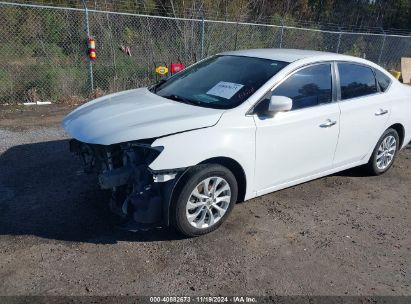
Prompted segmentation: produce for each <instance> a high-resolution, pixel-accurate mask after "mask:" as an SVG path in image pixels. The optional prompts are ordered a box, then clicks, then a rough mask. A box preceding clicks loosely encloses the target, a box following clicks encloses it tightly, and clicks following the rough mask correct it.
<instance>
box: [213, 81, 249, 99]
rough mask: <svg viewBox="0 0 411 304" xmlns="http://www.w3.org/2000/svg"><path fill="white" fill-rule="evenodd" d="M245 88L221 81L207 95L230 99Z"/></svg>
mask: <svg viewBox="0 0 411 304" xmlns="http://www.w3.org/2000/svg"><path fill="white" fill-rule="evenodd" d="M243 86H244V85H242V84H238V83H233V82H225V81H220V82H219V83H217V84H216V85H215V86H214V87H212V88H211V89H210V90H208V92H207V93H206V94H209V95H214V96H218V97H223V98H225V99H230V98H231V97H233V96H234V94H235V93H237V92H238V91H240V90H241V88H242V87H243Z"/></svg>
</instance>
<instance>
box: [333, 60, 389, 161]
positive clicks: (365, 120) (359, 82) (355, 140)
mask: <svg viewBox="0 0 411 304" xmlns="http://www.w3.org/2000/svg"><path fill="white" fill-rule="evenodd" d="M337 66H338V69H337V70H338V76H339V77H338V78H339V81H338V80H337V83H339V84H338V85H339V87H340V92H339V105H340V109H341V117H340V135H339V139H338V145H337V150H336V153H335V158H334V167H340V166H344V165H348V164H352V163H356V162H359V161H365V159H364V158H365V157H366V155H368V154H369V152H370V151H371V150H372V149H374V147H375V145H376V144H377V141H378V139H379V138H380V136H381V135H382V133H383V132H384V130H385V128H386V124H387V121H388V117H389V114H390V111H391V106H390V102H389V100H388V98H387V96H386V94H384V93H383V92H381V88H380V87H379V85H378V83H377V81H376V78H375V74H374V70H373V69H372V68H371V67H369V66H366V65H361V64H356V63H351V62H339V63H337Z"/></svg>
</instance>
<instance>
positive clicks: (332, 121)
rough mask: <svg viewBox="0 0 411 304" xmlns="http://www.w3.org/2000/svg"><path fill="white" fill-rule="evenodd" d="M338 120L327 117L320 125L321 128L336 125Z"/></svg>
mask: <svg viewBox="0 0 411 304" xmlns="http://www.w3.org/2000/svg"><path fill="white" fill-rule="evenodd" d="M336 124H337V122H336V121H334V120H331V119H327V121H326V122H325V123H323V124H321V125H320V127H321V128H329V127H332V126H334V125H336Z"/></svg>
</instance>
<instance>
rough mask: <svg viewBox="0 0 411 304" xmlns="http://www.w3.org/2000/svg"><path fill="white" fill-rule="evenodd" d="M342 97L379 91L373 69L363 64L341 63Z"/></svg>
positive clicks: (346, 97)
mask: <svg viewBox="0 0 411 304" xmlns="http://www.w3.org/2000/svg"><path fill="white" fill-rule="evenodd" d="M338 71H339V74H340V84H341V99H343V100H344V99H349V98H354V97H360V96H366V95H370V94H374V93H376V92H377V85H376V82H375V76H374V73H373V71H372V70H371V69H370V68H368V67H366V66H362V65H358V64H352V63H339V64H338Z"/></svg>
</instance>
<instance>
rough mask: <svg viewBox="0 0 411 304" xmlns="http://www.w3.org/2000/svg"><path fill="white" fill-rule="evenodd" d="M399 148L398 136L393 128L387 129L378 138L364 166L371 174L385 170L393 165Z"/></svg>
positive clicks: (378, 173)
mask: <svg viewBox="0 0 411 304" xmlns="http://www.w3.org/2000/svg"><path fill="white" fill-rule="evenodd" d="M399 148H400V138H399V136H398V133H397V131H396V130H394V129H391V128H390V129H388V130H386V131H385V132H384V134H383V135H382V136H381V138H380V139H379V141H378V143H377V145H376V146H375V148H374V151H373V153H372V155H371V157H370V160H369V161H368V164H367V165H366V166H365V167H366V169H367V171H368V173H370V174H371V175H380V174H383V173H385V172H387V171H388V170H389V169H390V168H391V166H392V165H393V163H394V161H395V158H396V157H397V154H398V150H399Z"/></svg>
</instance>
